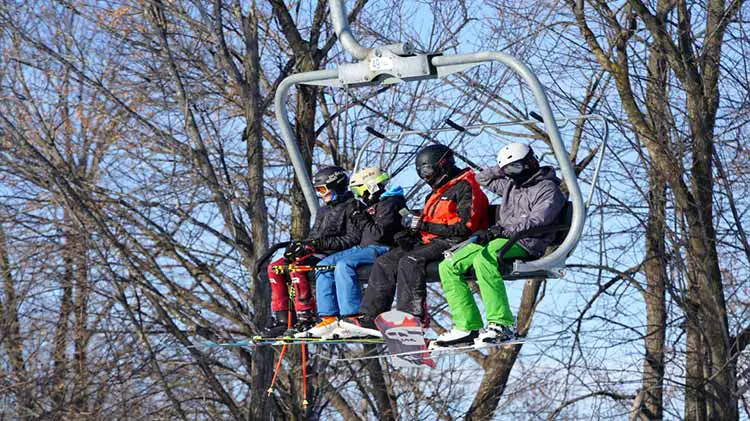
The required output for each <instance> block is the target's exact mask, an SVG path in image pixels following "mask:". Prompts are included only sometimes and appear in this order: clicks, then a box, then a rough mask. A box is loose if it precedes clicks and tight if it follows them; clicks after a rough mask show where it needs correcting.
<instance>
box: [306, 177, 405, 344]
mask: <svg viewBox="0 0 750 421" xmlns="http://www.w3.org/2000/svg"><path fill="white" fill-rule="evenodd" d="M388 179H389V176H388V174H386V173H385V172H383V171H382V170H380V169H378V168H366V169H364V170H362V171H360V172H358V173H357V174H354V175H353V176H352V178H351V182H350V183H349V189H350V190H351V191H352V193H354V196H355V197H356V198H357V200H358V201H359V203H361V206H360V207H359V208H358V209H357V210H356V211H354V213H353V214H352V215H351V220H352V222H353V226H355V227H356V228H357V230H358V231H359V232H361V233H362V238H361V240H360V242H359V245H358V246H356V247H353V248H350V249H347V250H344V251H340V252H337V253H334V254H331V255H330V256H328V257H326V258H324V259H323V260H321V261H320V262H319V263H318V266H329V265H335V269H334V270H318V271H316V275H315V284H316V288H315V290H316V294H315V295H316V298H317V304H318V316H319V317H320V322H319V323H318V324H317V325H315V326H314V327H312V328H310V329H309V330H307V331H304V332H300V333H298V334H296V335H295V336H296V337H300V338H306V337H307V338H310V337H326V336H327V335H330V334H331V332H333V331H334V330H335V329H336V328H337V327H338V318H347V317H353V316H356V315H357V314H358V313H359V305H360V303H361V301H362V290H361V288H360V285H359V280H358V279H357V266H360V265H364V264H372V263H373V262H374V261H375V259H376V258H377V257H378V256H381V255H382V254H384V253H385V252H387V251H388V250H389V249H390V247H391V246H392V245H393V236H394V235H395V234H396V233H397V232H399V231H401V215H400V214H399V211H400V210H401V209H404V208H405V207H406V199H404V191H403V189H402V188H401V187H400V186H399V187H393V188H391V189H386V183H387V182H388Z"/></svg>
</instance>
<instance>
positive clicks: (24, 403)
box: [0, 225, 36, 419]
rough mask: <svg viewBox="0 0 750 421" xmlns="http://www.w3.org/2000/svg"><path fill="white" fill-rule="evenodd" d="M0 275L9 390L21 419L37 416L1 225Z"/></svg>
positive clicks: (0, 318) (0, 316)
mask: <svg viewBox="0 0 750 421" xmlns="http://www.w3.org/2000/svg"><path fill="white" fill-rule="evenodd" d="M0 276H2V282H3V300H2V301H0V328H2V329H0V332H2V334H0V340H2V342H3V343H4V344H5V350H6V352H7V353H8V357H9V360H10V361H8V363H9V365H10V370H11V373H12V378H11V379H10V382H11V387H10V390H11V391H12V392H13V393H14V394H15V396H16V399H15V400H16V405H17V413H16V415H17V416H18V417H19V418H20V419H34V418H36V417H34V416H33V415H34V407H33V401H32V395H31V390H30V389H29V386H27V385H28V384H29V382H30V380H31V378H30V377H29V374H28V372H27V371H26V363H25V362H24V359H23V342H22V340H21V338H22V336H21V325H20V321H19V318H18V306H19V303H18V299H17V297H16V289H15V282H14V280H13V277H12V276H11V273H10V257H9V255H8V249H7V239H6V236H5V230H4V229H3V227H2V225H0Z"/></svg>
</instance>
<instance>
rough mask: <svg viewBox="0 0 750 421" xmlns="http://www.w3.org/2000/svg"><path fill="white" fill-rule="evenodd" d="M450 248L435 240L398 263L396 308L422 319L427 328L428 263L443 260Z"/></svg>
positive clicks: (415, 249) (408, 253)
mask: <svg viewBox="0 0 750 421" xmlns="http://www.w3.org/2000/svg"><path fill="white" fill-rule="evenodd" d="M450 246H451V244H450V243H448V242H446V241H441V240H433V241H432V242H431V243H429V244H425V245H419V246H417V247H415V248H414V249H412V250H410V251H409V252H407V253H405V254H404V256H403V257H402V258H401V259H399V261H398V283H397V285H398V287H397V294H398V297H397V300H396V308H397V309H398V310H401V311H403V312H406V313H409V314H411V315H413V316H415V317H417V318H418V319H421V320H422V322H423V324H424V325H425V326H426V325H427V324H428V323H427V322H428V320H429V317H427V315H426V314H425V304H426V300H425V298H426V294H427V285H426V280H425V272H426V269H427V263H429V262H434V261H437V260H443V252H444V251H445V250H447V249H448V248H450Z"/></svg>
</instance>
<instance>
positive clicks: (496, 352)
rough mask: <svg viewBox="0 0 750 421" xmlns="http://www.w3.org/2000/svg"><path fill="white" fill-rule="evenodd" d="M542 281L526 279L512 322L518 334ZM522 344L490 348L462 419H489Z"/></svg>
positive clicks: (527, 324) (530, 313)
mask: <svg viewBox="0 0 750 421" xmlns="http://www.w3.org/2000/svg"><path fill="white" fill-rule="evenodd" d="M541 285H542V281H540V280H538V279H532V280H528V281H526V284H525V285H524V287H523V295H522V296H521V306H520V307H519V309H518V317H517V319H516V324H517V327H518V334H519V335H520V336H526V334H527V333H528V331H529V329H530V328H531V321H532V317H533V315H534V310H535V309H536V297H537V295H538V294H539V288H540V287H541ZM522 346H523V345H521V344H518V345H512V346H506V347H502V348H497V349H493V350H492V351H491V352H490V354H489V356H488V358H487V360H486V362H485V364H484V369H485V373H484V378H482V383H481V384H480V385H479V390H478V391H477V394H476V396H474V401H473V402H472V403H471V407H470V408H469V411H468V412H467V413H466V420H467V421H473V420H489V419H492V416H493V415H494V413H495V410H496V409H497V405H498V403H499V402H500V398H501V397H502V396H503V393H504V392H505V386H506V385H507V383H508V379H509V378H510V372H511V370H512V369H513V365H514V364H515V362H516V358H518V354H519V353H520V352H521V347H522Z"/></svg>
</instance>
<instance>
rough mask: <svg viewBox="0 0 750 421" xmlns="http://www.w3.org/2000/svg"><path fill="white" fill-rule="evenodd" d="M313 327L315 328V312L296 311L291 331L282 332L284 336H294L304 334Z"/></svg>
mask: <svg viewBox="0 0 750 421" xmlns="http://www.w3.org/2000/svg"><path fill="white" fill-rule="evenodd" d="M313 326H315V312H313V311H298V312H297V320H296V323H294V326H292V327H291V329H287V330H286V331H285V332H284V336H296V335H297V334H298V333H300V332H304V331H306V330H308V329H310V328H311V327H313Z"/></svg>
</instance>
